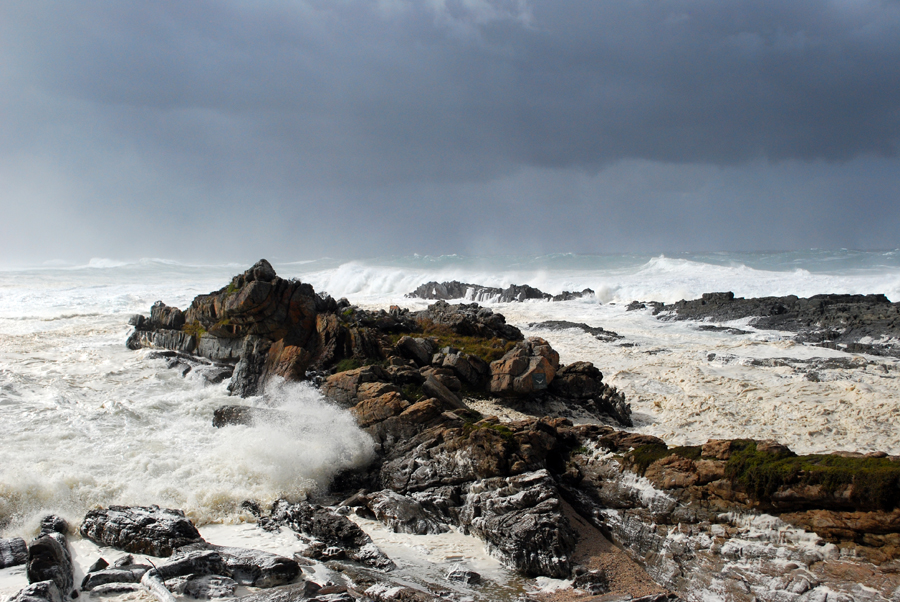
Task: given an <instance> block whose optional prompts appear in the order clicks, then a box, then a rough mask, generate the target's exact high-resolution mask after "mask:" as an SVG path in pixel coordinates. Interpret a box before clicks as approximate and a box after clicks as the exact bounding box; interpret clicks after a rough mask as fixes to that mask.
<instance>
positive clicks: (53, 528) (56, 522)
mask: <svg viewBox="0 0 900 602" xmlns="http://www.w3.org/2000/svg"><path fill="white" fill-rule="evenodd" d="M68 532H69V523H68V522H67V521H66V519H64V518H62V517H61V516H56V515H53V514H50V515H48V516H45V517H44V518H42V519H41V535H45V534H47V533H61V534H62V535H65V534H66V533H68Z"/></svg>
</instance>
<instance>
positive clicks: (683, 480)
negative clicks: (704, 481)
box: [644, 454, 700, 489]
mask: <svg viewBox="0 0 900 602" xmlns="http://www.w3.org/2000/svg"><path fill="white" fill-rule="evenodd" d="M644 476H645V477H647V479H649V480H650V482H651V483H653V484H654V485H656V486H657V487H659V488H660V489H675V488H681V489H683V488H685V487H690V486H691V485H696V484H697V482H698V481H699V480H700V478H699V476H698V475H697V473H696V469H695V466H694V462H693V461H692V460H690V459H688V458H682V457H681V456H678V455H675V454H672V455H671V456H668V457H666V458H662V459H661V460H657V461H656V462H654V463H652V464H651V465H650V466H648V467H647V470H646V472H644Z"/></svg>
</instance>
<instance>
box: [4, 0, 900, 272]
mask: <svg viewBox="0 0 900 602" xmlns="http://www.w3.org/2000/svg"><path fill="white" fill-rule="evenodd" d="M898 150H900V3H898V2H896V1H889V0H881V1H874V0H873V1H865V0H843V1H831V0H814V1H804V0H791V1H790V2H784V0H778V1H767V0H755V1H753V2H739V1H722V0H693V1H692V0H654V1H649V0H648V1H642V0H635V1H629V2H622V1H621V0H615V1H605V0H584V1H571V2H562V1H559V0H556V1H546V2H544V1H531V0H423V1H421V2H413V1H408V0H382V1H380V2H375V1H372V0H366V1H363V0H332V1H327V2H326V1H301V0H295V1H290V2H288V1H275V0H270V1H250V0H247V1H244V2H236V1H228V0H217V1H210V2H184V1H181V0H179V1H171V2H162V1H160V2H121V1H119V0H115V1H109V2H96V1H92V0H81V1H79V2H69V3H59V2H42V1H39V0H27V1H14V0H6V1H3V2H0V208H2V210H3V214H4V219H3V226H2V228H3V231H2V240H0V253H2V255H3V258H5V259H6V260H7V261H15V262H21V261H39V260H43V259H50V258H63V259H66V258H71V259H74V260H79V259H86V258H88V257H91V256H112V257H140V256H162V257H173V258H188V259H189V258H198V259H199V258H216V257H220V258H223V259H244V258H251V259H252V258H255V257H258V256H262V255H279V256H282V257H286V258H287V257H294V258H303V257H316V256H322V255H331V256H336V255H337V256H340V255H347V256H352V255H380V254H387V253H412V252H420V253H443V252H464V253H501V252H551V251H575V252H587V253H590V252H605V253H610V252H617V251H623V252H624V251H627V252H635V251H637V252H640V251H647V252H659V251H679V250H718V249H735V250H763V249H785V248H803V247H810V246H816V247H858V248H884V247H891V248H893V247H897V246H900V234H898V232H900V198H898V197H900V160H898V157H897V153H898Z"/></svg>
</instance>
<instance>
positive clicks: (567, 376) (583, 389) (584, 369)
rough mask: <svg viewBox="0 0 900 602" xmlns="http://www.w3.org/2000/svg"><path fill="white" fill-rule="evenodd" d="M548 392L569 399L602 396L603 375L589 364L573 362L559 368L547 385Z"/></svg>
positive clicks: (604, 386)
mask: <svg viewBox="0 0 900 602" xmlns="http://www.w3.org/2000/svg"><path fill="white" fill-rule="evenodd" d="M549 388H550V392H551V393H553V394H554V395H559V396H560V397H565V398H570V399H587V398H589V397H597V396H600V395H603V391H604V389H605V388H606V385H604V384H603V374H602V373H601V372H600V370H598V369H597V368H595V367H594V364H592V363H591V362H574V363H572V364H569V365H568V366H563V367H561V368H560V369H559V370H558V371H557V372H556V376H555V378H554V379H553V381H552V382H551V383H550V385H549Z"/></svg>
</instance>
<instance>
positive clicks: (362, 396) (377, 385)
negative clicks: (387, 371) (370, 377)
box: [356, 381, 399, 402]
mask: <svg viewBox="0 0 900 602" xmlns="http://www.w3.org/2000/svg"><path fill="white" fill-rule="evenodd" d="M398 392H399V391H398V390H397V387H396V386H394V385H393V384H391V383H385V382H378V381H375V382H368V383H362V384H361V385H359V387H357V389H356V398H357V399H358V400H359V401H361V402H362V401H366V400H369V399H375V398H376V397H381V396H382V395H386V394H388V393H398Z"/></svg>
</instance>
